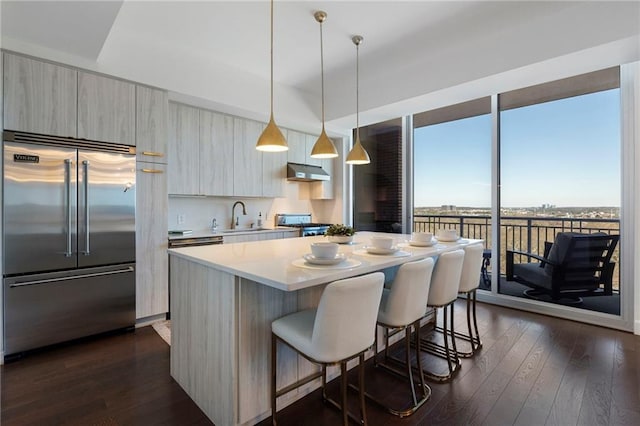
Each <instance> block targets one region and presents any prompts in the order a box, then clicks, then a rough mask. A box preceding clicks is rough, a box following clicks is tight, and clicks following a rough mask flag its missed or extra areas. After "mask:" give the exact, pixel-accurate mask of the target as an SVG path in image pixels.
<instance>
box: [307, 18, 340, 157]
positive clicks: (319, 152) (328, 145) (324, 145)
mask: <svg viewBox="0 0 640 426" xmlns="http://www.w3.org/2000/svg"><path fill="white" fill-rule="evenodd" d="M313 17H314V18H315V19H316V21H318V22H319V23H320V76H321V81H322V132H320V137H319V138H318V140H317V141H316V143H315V144H314V145H313V149H312V150H311V157H313V158H335V157H337V156H338V150H337V149H336V147H335V145H334V144H333V142H332V141H331V139H329V137H328V136H327V132H325V130H324V53H323V46H322V23H323V22H324V20H325V19H327V14H326V13H325V12H323V11H321V10H319V11H317V12H316V13H314V14H313Z"/></svg>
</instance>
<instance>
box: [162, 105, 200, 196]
mask: <svg viewBox="0 0 640 426" xmlns="http://www.w3.org/2000/svg"><path fill="white" fill-rule="evenodd" d="M199 139H200V113H199V110H198V108H193V107H190V106H187V105H182V104H176V103H169V149H168V152H167V154H168V156H167V157H168V158H167V164H168V166H169V168H168V170H169V171H168V182H169V184H168V186H169V194H181V195H198V194H200V159H199V157H200V142H199Z"/></svg>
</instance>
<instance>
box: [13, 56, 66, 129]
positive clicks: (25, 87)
mask: <svg viewBox="0 0 640 426" xmlns="http://www.w3.org/2000/svg"><path fill="white" fill-rule="evenodd" d="M77 90H78V73H77V71H75V70H73V69H70V68H66V67H62V66H58V65H54V64H50V63H47V62H42V61H38V60H35V59H30V58H25V57H22V56H16V55H12V54H9V53H5V54H4V128H5V129H7V130H16V131H23V132H32V133H41V134H45V135H52V136H64V137H76V128H77V115H78V114H77V98H78V97H77Z"/></svg>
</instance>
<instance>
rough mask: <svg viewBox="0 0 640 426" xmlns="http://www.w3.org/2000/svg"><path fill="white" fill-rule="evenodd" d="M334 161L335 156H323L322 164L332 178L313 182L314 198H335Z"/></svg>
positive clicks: (312, 196)
mask: <svg viewBox="0 0 640 426" xmlns="http://www.w3.org/2000/svg"><path fill="white" fill-rule="evenodd" d="M334 161H335V158H323V159H321V160H320V166H321V167H322V169H323V170H324V171H325V172H327V173H328V174H329V176H330V177H331V179H330V180H324V181H321V182H311V199H312V200H332V199H333V198H334V167H333V165H334Z"/></svg>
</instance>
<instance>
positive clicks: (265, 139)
mask: <svg viewBox="0 0 640 426" xmlns="http://www.w3.org/2000/svg"><path fill="white" fill-rule="evenodd" d="M256 149H257V150H258V151H268V152H278V151H286V150H288V149H289V146H288V145H287V140H286V139H285V138H284V135H283V134H282V132H281V131H280V129H279V128H278V125H277V124H276V122H275V120H274V119H273V0H271V116H270V117H269V124H267V127H265V129H264V130H263V131H262V134H261V135H260V137H259V138H258V143H256Z"/></svg>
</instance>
